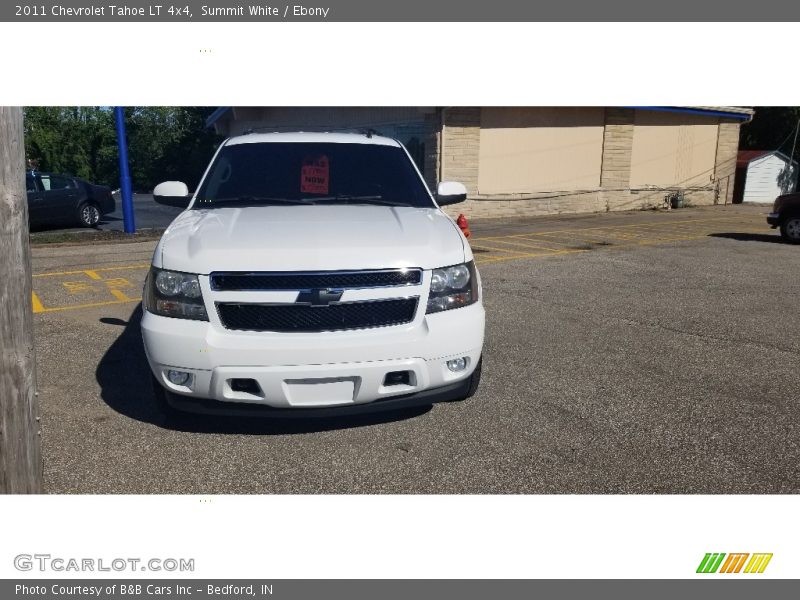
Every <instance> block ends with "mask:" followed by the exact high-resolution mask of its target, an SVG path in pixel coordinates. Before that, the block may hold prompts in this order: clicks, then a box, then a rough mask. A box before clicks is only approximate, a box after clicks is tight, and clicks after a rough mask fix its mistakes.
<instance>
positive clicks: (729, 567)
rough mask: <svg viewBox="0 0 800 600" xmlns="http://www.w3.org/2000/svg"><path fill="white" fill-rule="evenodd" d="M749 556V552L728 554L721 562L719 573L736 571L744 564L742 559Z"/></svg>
mask: <svg viewBox="0 0 800 600" xmlns="http://www.w3.org/2000/svg"><path fill="white" fill-rule="evenodd" d="M748 556H750V554H749V553H747V552H744V553H741V552H740V553H735V554H729V555H728V558H727V559H725V562H724V563H722V568H721V569H720V571H719V572H720V573H738V572H739V571H741V570H742V566H743V565H744V561H746V560H747V557H748Z"/></svg>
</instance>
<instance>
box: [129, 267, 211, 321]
mask: <svg viewBox="0 0 800 600" xmlns="http://www.w3.org/2000/svg"><path fill="white" fill-rule="evenodd" d="M144 307H145V309H146V310H147V311H148V312H151V313H153V314H155V315H161V316H162V317H175V318H177V319H194V320H196V321H208V315H207V314H206V307H205V305H204V304H203V293H202V292H201V291H200V281H199V280H198V279H197V275H192V274H190V273H179V272H178V271H166V270H164V269H157V268H156V267H151V269H150V273H149V274H148V275H147V282H146V283H145V290H144Z"/></svg>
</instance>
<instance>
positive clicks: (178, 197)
mask: <svg viewBox="0 0 800 600" xmlns="http://www.w3.org/2000/svg"><path fill="white" fill-rule="evenodd" d="M191 199H192V196H191V194H189V188H188V187H186V184H185V183H183V182H182V181H165V182H164V183H159V184H158V185H157V186H156V187H155V188H154V189H153V200H155V201H156V202H158V203H159V204H163V205H164V206H174V207H175V208H186V207H187V206H189V202H190V201H191Z"/></svg>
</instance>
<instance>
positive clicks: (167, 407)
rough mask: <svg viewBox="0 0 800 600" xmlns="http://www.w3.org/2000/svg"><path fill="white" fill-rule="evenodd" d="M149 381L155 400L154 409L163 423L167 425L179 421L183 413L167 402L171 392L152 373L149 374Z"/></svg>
mask: <svg viewBox="0 0 800 600" xmlns="http://www.w3.org/2000/svg"><path fill="white" fill-rule="evenodd" d="M150 382H151V383H152V385H153V398H154V399H155V402H156V409H157V411H158V414H159V415H161V418H162V420H163V423H164V424H165V425H167V426H170V425H176V424H178V423H180V421H181V419H182V418H183V413H182V412H181V411H179V410H177V409H176V408H175V407H173V406H172V405H171V404H170V403H169V397H170V396H171V395H172V392H170V391H169V390H167V389H165V388H164V386H163V385H161V384H160V383H159V382H158V380H157V379H156V378H155V376H153V375H151V376H150Z"/></svg>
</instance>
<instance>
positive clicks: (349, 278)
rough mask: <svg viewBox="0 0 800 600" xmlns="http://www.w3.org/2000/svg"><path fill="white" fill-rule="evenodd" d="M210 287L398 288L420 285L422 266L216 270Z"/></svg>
mask: <svg viewBox="0 0 800 600" xmlns="http://www.w3.org/2000/svg"><path fill="white" fill-rule="evenodd" d="M210 278H211V289H212V290H214V291H220V292H222V291H225V292H233V291H269V290H310V289H317V288H325V289H339V290H346V289H360V288H373V287H397V286H407V285H419V284H420V283H421V282H422V270H421V269H416V268H414V269H385V270H379V271H309V272H299V273H289V272H280V271H275V272H263V273H247V272H224V273H222V272H217V273H211V276H210Z"/></svg>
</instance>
